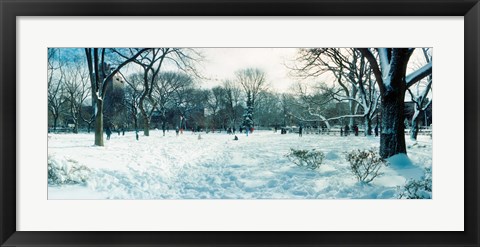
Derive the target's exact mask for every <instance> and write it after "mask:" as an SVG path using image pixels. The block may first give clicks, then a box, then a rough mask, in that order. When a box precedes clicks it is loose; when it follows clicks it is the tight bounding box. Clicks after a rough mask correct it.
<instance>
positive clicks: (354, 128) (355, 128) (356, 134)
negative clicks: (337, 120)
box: [353, 124, 358, 136]
mask: <svg viewBox="0 0 480 247" xmlns="http://www.w3.org/2000/svg"><path fill="white" fill-rule="evenodd" d="M353 130H354V131H355V136H358V126H357V125H356V124H355V125H353Z"/></svg>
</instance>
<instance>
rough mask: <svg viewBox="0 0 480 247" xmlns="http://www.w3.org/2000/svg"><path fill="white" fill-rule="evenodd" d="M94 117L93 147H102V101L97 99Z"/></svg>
mask: <svg viewBox="0 0 480 247" xmlns="http://www.w3.org/2000/svg"><path fill="white" fill-rule="evenodd" d="M96 107H97V113H96V115H95V145H96V146H103V101H102V100H98V99H97V104H96Z"/></svg>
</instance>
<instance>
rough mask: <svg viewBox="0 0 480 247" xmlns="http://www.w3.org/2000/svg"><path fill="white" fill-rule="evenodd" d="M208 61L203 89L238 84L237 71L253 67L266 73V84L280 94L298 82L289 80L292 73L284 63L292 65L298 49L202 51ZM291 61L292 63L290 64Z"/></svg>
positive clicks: (203, 67)
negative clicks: (230, 81)
mask: <svg viewBox="0 0 480 247" xmlns="http://www.w3.org/2000/svg"><path fill="white" fill-rule="evenodd" d="M199 50H200V51H201V52H202V54H203V55H204V57H205V61H204V62H203V63H202V65H201V66H200V67H201V71H202V74H203V76H205V77H207V78H208V79H207V80H204V81H203V83H202V85H201V86H202V87H204V88H211V87H213V86H215V85H219V84H221V83H222V81H223V80H225V79H230V80H234V79H235V71H237V70H240V69H245V68H249V67H253V68H258V69H261V70H263V71H264V72H265V73H266V80H267V83H268V84H269V86H270V89H273V90H274V91H277V92H284V91H286V90H287V89H288V88H289V87H290V85H291V84H292V83H293V82H294V81H295V78H291V77H289V75H288V73H289V69H288V68H287V67H285V65H284V63H291V61H292V60H293V59H294V58H295V54H296V51H297V48H202V49H199ZM289 61H290V62H289Z"/></svg>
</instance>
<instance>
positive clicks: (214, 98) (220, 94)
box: [207, 86, 225, 128]
mask: <svg viewBox="0 0 480 247" xmlns="http://www.w3.org/2000/svg"><path fill="white" fill-rule="evenodd" d="M224 97H225V90H224V88H222V87H221V86H216V87H213V88H212V89H211V90H210V91H209V97H208V101H207V102H208V107H209V109H210V111H211V114H212V115H211V123H212V127H213V128H218V127H219V125H220V121H219V120H220V119H219V116H218V112H219V111H220V109H221V108H222V106H223V105H224V101H223V100H224Z"/></svg>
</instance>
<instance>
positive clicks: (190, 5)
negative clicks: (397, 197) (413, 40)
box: [0, 0, 480, 246]
mask: <svg viewBox="0 0 480 247" xmlns="http://www.w3.org/2000/svg"><path fill="white" fill-rule="evenodd" d="M0 16H1V30H0V42H1V50H0V56H1V66H0V75H1V79H0V80H1V82H0V95H1V96H0V97H1V98H0V99H1V103H0V119H1V121H0V126H1V128H0V158H1V164H0V245H1V246H287V245H288V246H372V245H377V246H407V245H408V246H437V245H438V246H440V245H441V246H479V244H480V237H479V231H480V229H479V203H478V201H479V187H480V186H479V182H478V181H479V169H478V153H479V151H480V150H479V149H478V139H479V138H478V137H479V136H478V126H479V125H478V117H479V114H478V113H479V112H478V110H479V108H478V106H479V101H478V95H480V91H479V87H478V83H479V68H480V66H479V57H480V56H479V46H480V42H479V30H480V26H479V24H480V4H479V2H478V0H466V1H458V0H418V1H402V0H381V1H379V0H358V1H355V0H337V1H335V0H299V1H286V0H262V1H254V0H244V1H237V0H231V1H226V0H225V1H221V0H160V1H151V0H143V1H139V2H135V1H134V0H122V1H120V0H116V1H115V0H113V1H112V0H110V1H109V0H99V1H82V0H64V1H55V0H53V1H52V0H38V1H32V0H19V1H13V0H0ZM17 16H464V27H465V30H464V31H465V37H464V38H465V47H464V48H465V50H464V52H465V54H464V55H465V61H464V62H465V82H464V83H465V101H464V104H465V119H464V121H465V126H464V127H465V133H468V134H466V135H465V143H464V145H465V151H464V152H465V164H464V167H465V184H464V188H465V190H464V191H465V195H464V197H465V202H464V205H465V210H464V212H465V221H464V222H465V228H464V229H465V230H464V231H462V232H25V231H17V230H16V133H17V129H16V124H17V123H16V109H15V106H16V93H18V92H16V17H17ZM467 130H468V131H467ZM449 165H461V164H449Z"/></svg>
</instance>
